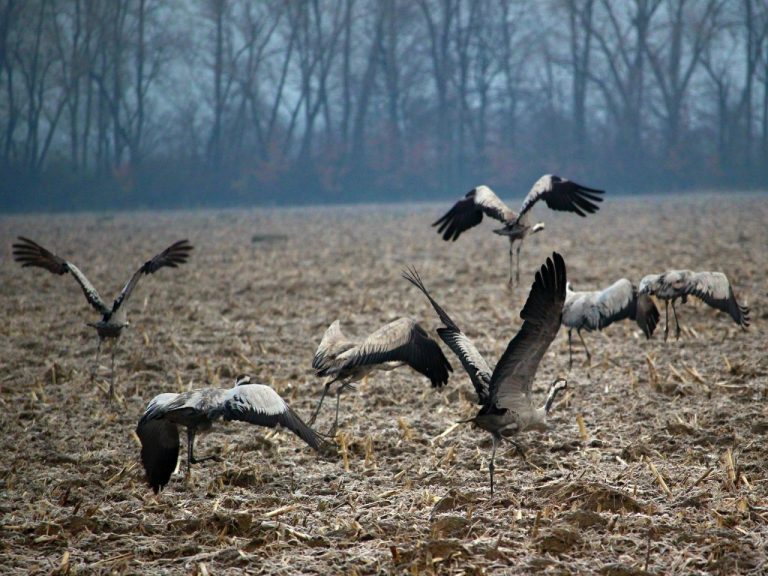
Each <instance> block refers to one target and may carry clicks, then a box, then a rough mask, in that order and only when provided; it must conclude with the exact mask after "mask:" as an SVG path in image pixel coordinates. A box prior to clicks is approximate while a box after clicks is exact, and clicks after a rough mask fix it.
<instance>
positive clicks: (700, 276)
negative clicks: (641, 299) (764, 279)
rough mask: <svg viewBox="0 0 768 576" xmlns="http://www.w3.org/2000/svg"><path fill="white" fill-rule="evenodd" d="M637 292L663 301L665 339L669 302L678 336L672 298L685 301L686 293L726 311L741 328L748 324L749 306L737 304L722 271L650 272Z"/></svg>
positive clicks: (686, 298)
mask: <svg viewBox="0 0 768 576" xmlns="http://www.w3.org/2000/svg"><path fill="white" fill-rule="evenodd" d="M639 293H640V294H648V295H653V296H656V298H659V299H660V300H664V321H665V324H664V341H665V342H666V341H667V337H668V335H669V303H670V301H671V302H672V313H673V314H674V316H675V329H676V331H675V338H680V323H679V322H678V320H677V310H675V301H676V300H680V301H681V302H682V303H683V304H685V303H686V302H687V301H688V296H695V297H696V298H699V299H700V300H702V301H703V302H704V303H706V304H708V305H710V306H712V307H713V308H716V309H718V310H720V311H721V312H727V313H728V314H730V316H731V318H733V321H734V322H736V324H738V325H739V326H741V328H742V329H744V330H746V329H747V327H749V308H748V307H747V306H742V305H741V304H739V303H738V301H737V300H736V295H735V294H734V292H733V287H732V286H731V282H730V281H729V280H728V277H727V276H726V275H725V274H723V273H722V272H692V271H691V270H669V271H667V272H664V273H663V274H649V275H648V276H646V277H644V278H643V279H642V280H641V281H640V288H639Z"/></svg>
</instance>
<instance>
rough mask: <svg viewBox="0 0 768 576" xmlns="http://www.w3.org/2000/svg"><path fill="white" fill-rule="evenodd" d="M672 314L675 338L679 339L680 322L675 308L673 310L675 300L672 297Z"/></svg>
mask: <svg viewBox="0 0 768 576" xmlns="http://www.w3.org/2000/svg"><path fill="white" fill-rule="evenodd" d="M672 314H673V315H674V317H675V340H680V322H678V321H677V310H675V300H674V298H673V299H672Z"/></svg>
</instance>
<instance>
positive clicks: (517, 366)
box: [490, 252, 566, 409]
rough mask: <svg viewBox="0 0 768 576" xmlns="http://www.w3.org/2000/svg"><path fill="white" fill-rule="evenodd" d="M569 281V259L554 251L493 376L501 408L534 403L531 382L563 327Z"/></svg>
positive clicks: (493, 399)
mask: <svg viewBox="0 0 768 576" xmlns="http://www.w3.org/2000/svg"><path fill="white" fill-rule="evenodd" d="M565 284H566V270H565V261H564V260H563V257H562V256H561V255H560V254H558V253H557V252H554V253H553V254H552V257H551V258H547V261H546V262H545V263H544V264H543V265H542V267H541V270H539V271H538V272H537V273H536V279H535V280H534V282H533V286H532V287H531V291H530V293H529V294H528V300H526V302H525V306H524V307H523V310H522V311H521V312H520V317H521V318H522V319H523V326H522V328H520V331H519V332H518V333H517V334H516V335H515V337H514V338H513V339H512V340H511V341H510V342H509V344H508V345H507V349H506V350H505V351H504V354H502V356H501V359H500V360H499V363H498V364H496V369H495V370H494V371H493V375H492V376H491V386H490V401H491V402H492V403H493V404H495V405H496V406H498V407H499V408H508V409H515V408H516V407H517V406H518V405H519V404H520V403H521V402H525V403H528V404H530V402H531V400H530V396H531V383H532V382H533V378H534V376H535V375H536V370H537V369H538V367H539V362H541V359H542V357H543V356H544V353H545V352H546V351H547V348H549V345H550V344H551V343H552V340H554V339H555V336H556V335H557V331H558V329H559V328H560V319H561V316H562V311H563V303H564V302H565Z"/></svg>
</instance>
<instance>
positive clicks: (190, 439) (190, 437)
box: [187, 428, 221, 474]
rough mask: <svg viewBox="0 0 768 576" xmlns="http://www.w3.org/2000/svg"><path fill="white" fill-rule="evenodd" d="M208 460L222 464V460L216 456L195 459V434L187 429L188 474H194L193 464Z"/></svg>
mask: <svg viewBox="0 0 768 576" xmlns="http://www.w3.org/2000/svg"><path fill="white" fill-rule="evenodd" d="M208 460H215V461H216V462H221V458H219V457H218V456H216V455H213V456H206V457H205V458H195V432H194V430H190V429H189V428H187V474H190V473H191V472H192V464H200V463H201V462H206V461H208Z"/></svg>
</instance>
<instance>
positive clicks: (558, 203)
mask: <svg viewBox="0 0 768 576" xmlns="http://www.w3.org/2000/svg"><path fill="white" fill-rule="evenodd" d="M604 193H605V191H604V190H597V189H595V188H588V187H587V186H583V185H581V184H577V183H576V182H572V181H570V180H567V179H565V178H561V177H560V176H555V175H553V174H545V175H544V176H542V177H541V178H539V179H538V180H537V181H536V182H535V183H534V184H533V186H532V187H531V189H530V191H529V192H528V194H527V195H526V197H525V199H524V200H523V204H522V205H521V206H520V212H515V211H514V210H512V209H511V208H510V207H509V206H507V205H506V204H505V203H504V202H502V201H501V199H500V198H499V197H498V196H496V194H495V193H494V192H493V190H491V189H490V188H489V187H488V186H484V185H483V186H477V187H476V188H473V189H472V190H470V191H469V192H468V193H467V194H466V196H464V198H462V199H461V200H459V201H458V202H456V204H454V205H453V207H452V208H451V209H450V210H449V211H448V212H446V213H445V214H444V215H443V216H442V217H441V218H440V219H438V220H437V221H435V222H434V223H433V224H432V226H438V229H437V232H438V234H442V235H443V240H445V241H448V240H452V241H455V240H456V239H457V238H458V237H459V236H461V234H462V232H466V231H467V230H469V229H470V228H473V227H475V226H477V225H478V224H480V222H482V221H483V215H486V216H489V217H491V218H494V219H495V220H498V221H499V222H501V223H502V224H504V226H503V227H502V228H499V229H497V230H494V232H495V233H496V234H500V235H502V236H507V237H508V238H509V284H510V285H511V284H512V267H513V265H514V257H515V255H517V264H516V268H515V269H516V272H515V279H516V282H518V283H519V282H520V249H521V248H522V246H523V240H524V239H525V238H526V237H527V236H528V235H531V234H535V233H537V232H540V231H541V230H543V229H544V223H543V222H539V223H537V224H531V222H530V217H531V216H530V214H531V210H532V209H533V207H534V206H535V205H536V203H537V202H538V201H539V200H544V202H545V203H546V204H547V206H548V207H549V208H551V209H552V210H559V211H567V212H575V213H576V214H578V215H579V216H586V215H587V214H592V213H594V212H597V210H598V209H599V208H600V207H599V206H598V205H597V204H596V202H602V201H603V199H602V197H601V195H602V194H604ZM515 242H517V243H518V244H517V251H516V252H515V251H514V246H515Z"/></svg>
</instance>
